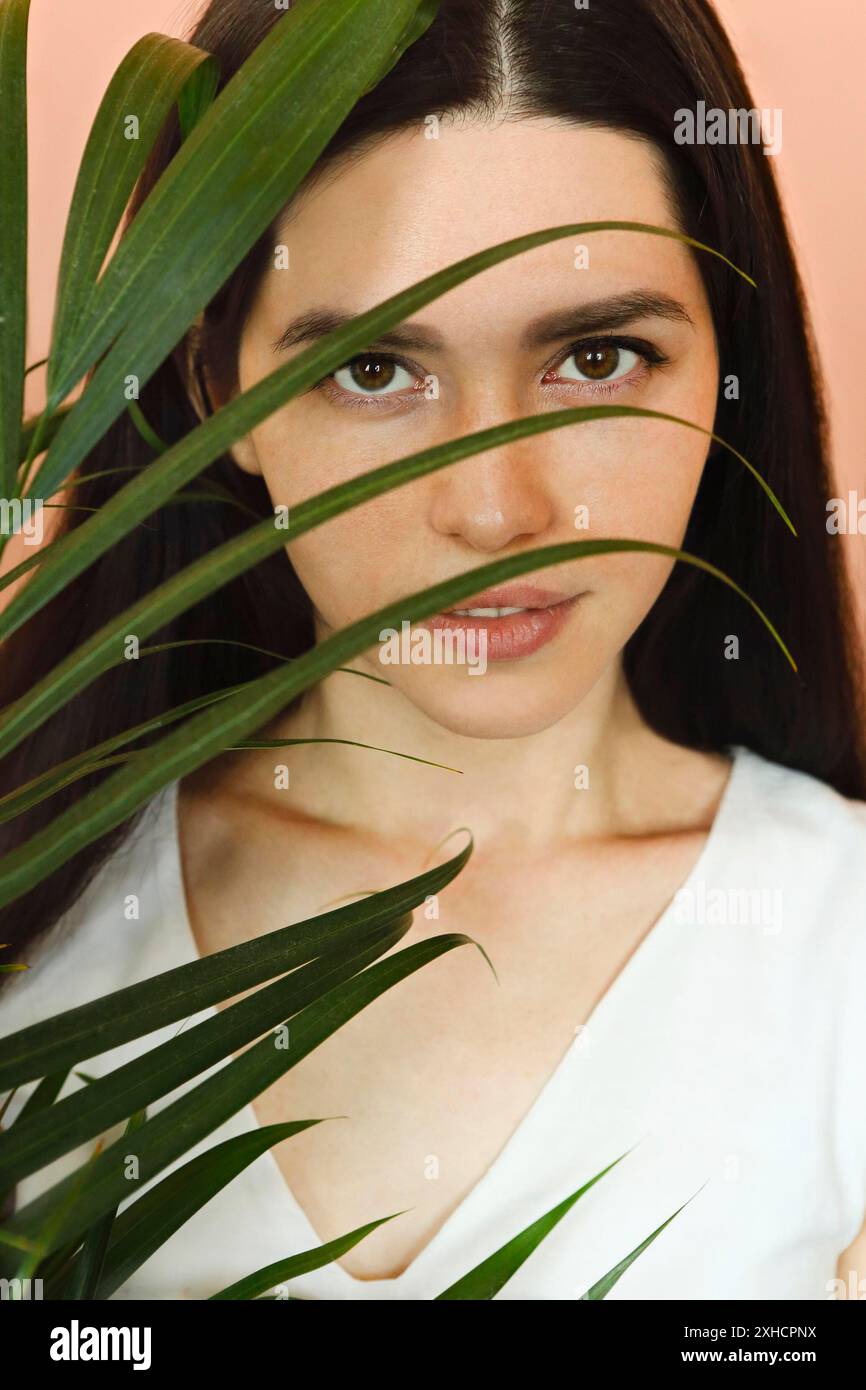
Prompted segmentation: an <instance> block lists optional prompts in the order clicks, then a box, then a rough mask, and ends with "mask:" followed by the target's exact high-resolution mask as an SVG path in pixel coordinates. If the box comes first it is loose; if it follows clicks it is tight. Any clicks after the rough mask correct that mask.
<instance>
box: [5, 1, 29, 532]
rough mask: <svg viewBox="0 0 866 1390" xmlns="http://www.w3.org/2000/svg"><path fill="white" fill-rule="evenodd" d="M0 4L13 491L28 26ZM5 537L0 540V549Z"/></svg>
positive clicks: (20, 357) (22, 321) (21, 333)
mask: <svg viewBox="0 0 866 1390" xmlns="http://www.w3.org/2000/svg"><path fill="white" fill-rule="evenodd" d="M29 11H30V0H0V208H2V210H3V218H2V222H0V487H2V495H3V496H4V497H12V496H14V494H15V490H16V475H17V470H18V448H19V439H20V431H21V412H22V406H23V401H24V368H25V358H24V350H25V335H26V329H27V310H26V302H27V85H26V77H25V74H26V71H27V21H28V16H29ZM4 540H5V537H2V536H0V549H2V545H3V542H4Z"/></svg>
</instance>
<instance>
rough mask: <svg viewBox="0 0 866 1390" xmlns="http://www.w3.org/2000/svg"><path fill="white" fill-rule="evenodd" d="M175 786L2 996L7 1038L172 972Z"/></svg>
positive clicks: (1, 1032)
mask: <svg viewBox="0 0 866 1390" xmlns="http://www.w3.org/2000/svg"><path fill="white" fill-rule="evenodd" d="M174 797H175V784H171V785H170V786H169V787H166V788H165V789H164V790H163V791H162V792H160V793H159V794H158V795H157V796H155V797H154V798H152V800H151V801H150V802H149V803H148V804H147V806H146V807H145V808H144V811H143V812H142V814H141V816H140V817H139V819H138V820H137V821H136V823H135V825H134V826H133V827H132V829H131V830H130V832H129V834H128V835H127V836H126V837H125V838H124V839H123V841H122V842H121V844H120V845H119V846H118V847H117V848H116V849H115V850H114V852H113V853H112V854H111V855H110V856H109V858H108V859H106V860H105V861H104V862H103V863H102V865H101V866H100V867H99V869H98V870H97V872H96V874H95V875H94V877H93V878H92V880H91V881H90V883H89V884H88V886H87V887H86V888H85V890H84V892H83V893H82V894H81V896H80V897H79V898H78V899H77V900H76V902H75V903H73V905H72V906H71V907H70V908H69V909H68V911H67V912H65V913H64V914H63V916H62V917H61V918H60V919H59V921H58V922H57V923H56V924H55V925H54V926H53V927H51V928H50V929H49V930H48V931H47V932H46V933H45V934H44V936H43V937H41V938H40V939H39V940H38V941H37V942H36V943H35V945H34V946H32V947H31V948H30V949H29V950H28V949H27V948H25V949H24V950H23V951H22V952H21V955H22V956H23V959H24V962H25V963H26V964H27V967H28V968H27V969H26V970H23V971H21V972H20V973H18V972H16V973H15V974H14V975H13V976H12V977H11V978H10V980H9V981H8V982H7V983H6V985H5V986H4V988H3V989H2V991H0V1036H2V1037H5V1036H7V1035H8V1034H10V1033H13V1032H17V1031H18V1030H19V1029H21V1028H26V1027H29V1026H30V1025H31V1024H32V1023H36V1022H39V1021H40V1020H41V1019H44V1018H48V1017H50V1016H51V1015H52V1014H57V1013H61V1012H63V1011H65V1010H67V1009H71V1008H75V1007H76V1006H77V1005H79V1004H84V1003H87V1002H89V1001H90V1000H91V999H97V998H99V997H100V996H101V995H103V994H108V993H110V992H111V991H113V990H115V989H121V988H123V986H124V985H127V984H130V983H132V982H134V981H135V980H137V979H143V978H146V977H147V976H148V975H152V974H158V973H159V971H160V970H162V969H166V968H167V965H166V964H165V963H164V961H165V957H166V954H167V953H168V952H170V950H171V934H170V932H168V933H167V932H165V931H164V927H165V926H167V925H169V924H168V923H167V921H166V918H167V914H168V913H169V911H170V908H171V903H170V894H171V852H172V849H173V842H172V833H173V814H172V813H173V810H174Z"/></svg>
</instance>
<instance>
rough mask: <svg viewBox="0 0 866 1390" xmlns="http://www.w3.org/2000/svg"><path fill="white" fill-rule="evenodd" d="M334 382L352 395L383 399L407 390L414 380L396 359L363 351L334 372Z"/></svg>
mask: <svg viewBox="0 0 866 1390" xmlns="http://www.w3.org/2000/svg"><path fill="white" fill-rule="evenodd" d="M334 381H335V382H336V384H337V385H338V386H339V387H340V388H341V389H342V390H343V391H346V392H348V393H349V394H350V395H353V396H377V395H378V396H384V395H389V394H392V393H393V392H394V391H402V390H405V389H406V388H407V387H409V386H411V385H412V381H413V378H412V375H411V373H410V372H408V371H407V370H406V368H405V367H402V366H401V365H400V363H399V362H395V361H394V359H393V357H386V356H384V355H380V354H377V353H374V352H364V353H361V354H360V356H358V357H353V358H352V360H351V362H347V363H346V365H345V366H344V367H340V369H339V371H336V372H334Z"/></svg>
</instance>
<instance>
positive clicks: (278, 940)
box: [0, 840, 472, 1090]
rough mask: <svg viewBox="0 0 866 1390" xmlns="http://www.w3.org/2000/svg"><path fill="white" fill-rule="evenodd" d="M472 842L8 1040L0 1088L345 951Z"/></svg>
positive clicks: (411, 901) (452, 874)
mask: <svg viewBox="0 0 866 1390" xmlns="http://www.w3.org/2000/svg"><path fill="white" fill-rule="evenodd" d="M471 853H472V843H471V840H470V842H469V843H468V844H467V845H466V847H465V848H464V849H462V850H461V851H460V853H459V854H456V855H454V856H453V858H451V859H449V860H447V861H446V862H445V863H444V864H439V865H437V866H435V867H434V868H432V869H427V870H425V872H424V873H422V874H419V875H417V877H415V878H412V879H409V880H407V882H405V883H400V884H397V885H396V887H394V888H386V889H385V890H384V891H382V892H380V893H375V894H373V895H371V896H370V897H366V898H363V899H361V900H360V901H359V902H353V903H347V904H345V905H344V906H342V907H338V908H334V909H333V910H332V911H330V912H326V913H323V914H322V915H321V916H318V917H312V918H310V919H308V920H307V921H305V922H300V923H298V924H296V925H294V926H290V927H283V928H281V929H280V930H278V931H275V932H269V933H267V934H266V935H265V936H259V937H256V938H255V939H254V940H252V941H245V942H242V943H241V944H240V945H238V946H232V947H230V948H229V949H228V950H225V951H218V952H216V953H214V954H213V955H209V956H205V957H204V958H203V959H201V960H197V961H190V962H189V963H188V964H186V965H179V966H176V967H175V968H174V969H173V970H166V971H163V972H162V974H160V975H155V976H153V978H151V979H148V980H142V981H140V982H138V983H137V984H134V985H127V986H126V987H125V988H124V989H120V990H115V991H114V992H113V993H111V994H107V995H105V996H103V997H102V998H100V999H96V1000H94V1001H93V1002H92V1003H89V1004H81V1005H79V1006H78V1007H77V1008H74V1009H68V1010H66V1011H65V1012H64V1013H61V1014H58V1015H56V1016H55V1017H54V1018H51V1019H48V1020H46V1021H45V1022H43V1023H34V1024H31V1025H30V1026H29V1027H27V1028H22V1029H20V1030H19V1031H18V1032H16V1033H11V1034H9V1036H8V1037H4V1038H3V1040H2V1041H3V1048H2V1056H0V1089H3V1090H5V1089H7V1088H8V1087H11V1086H17V1085H20V1084H21V1083H23V1082H25V1081H31V1080H34V1079H36V1078H38V1077H43V1076H46V1075H48V1074H49V1073H51V1072H56V1071H59V1070H60V1069H61V1068H63V1067H65V1068H67V1069H69V1068H71V1067H72V1066H74V1065H75V1063H76V1062H80V1061H82V1060H83V1059H85V1058H88V1057H97V1056H99V1055H100V1054H101V1053H103V1052H108V1051H110V1050H111V1049H112V1048H115V1047H120V1046H121V1045H122V1044H123V1043H126V1042H129V1041H131V1039H133V1038H139V1037H142V1036H143V1035H144V1034H146V1033H151V1032H153V1031H154V1030H155V1029H157V1028H162V1027H164V1026H165V1025H166V1024H169V1023H176V1022H177V1021H178V1020H179V1019H186V1018H189V1017H190V1016H191V1015H192V1014H194V1013H197V1012H198V1011H199V1010H200V1009H206V1008H208V1007H209V1006H210V1005H211V1004H217V1003H219V1002H221V1001H222V1000H224V999H231V998H233V997H234V996H235V995H236V994H240V993H241V992H242V991H243V990H247V989H251V988H252V987H253V986H254V985H257V984H261V983H262V981H264V980H270V979H272V978H273V977H274V976H275V975H279V974H282V973H283V972H285V971H288V970H292V969H294V968H295V967H296V966H298V965H304V964H306V963H307V962H308V961H310V960H313V959H315V958H316V957H317V956H319V955H322V954H324V953H326V952H332V951H337V950H340V949H342V947H343V946H344V945H345V944H346V943H347V942H349V941H352V940H356V939H357V938H358V936H359V935H363V934H364V933H365V932H366V931H367V930H373V929H374V928H375V927H377V926H386V925H388V924H390V923H393V922H395V921H397V920H398V919H399V918H400V917H402V916H403V914H404V913H406V912H411V911H412V910H413V908H416V907H419V906H420V904H421V903H423V902H425V901H426V899H427V898H428V897H429V896H430V895H431V894H435V893H438V892H440V891H441V890H442V889H443V888H445V887H446V885H447V884H449V883H450V882H452V880H453V879H454V878H456V876H457V875H458V874H459V873H460V871H461V870H462V869H463V868H464V866H465V865H466V863H467V862H468V860H469V856H470V854H471Z"/></svg>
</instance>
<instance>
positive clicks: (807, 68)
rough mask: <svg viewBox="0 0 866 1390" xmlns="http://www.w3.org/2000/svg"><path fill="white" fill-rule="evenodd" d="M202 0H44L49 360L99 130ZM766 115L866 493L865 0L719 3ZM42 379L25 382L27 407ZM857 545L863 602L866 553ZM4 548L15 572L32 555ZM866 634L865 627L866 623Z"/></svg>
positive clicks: (37, 286)
mask: <svg viewBox="0 0 866 1390" xmlns="http://www.w3.org/2000/svg"><path fill="white" fill-rule="evenodd" d="M200 8H201V5H200V4H199V2H198V0H122V3H121V2H119V0H62V2H60V0H33V6H32V15H31V44H30V62H29V79H30V197H31V210H30V336H29V352H28V361H30V362H33V361H35V360H37V359H38V358H41V357H43V356H44V355H45V353H46V351H47V348H48V341H49V335H50V327H51V313H52V302H53V295H54V285H55V278H56V273H57V263H58V259H59V254H60V246H61V242H62V236H63V227H64V219H65V216H66V211H67V208H68V205H69V200H70V197H71V194H72V188H73V182H74V179H75V173H76V170H77V167H78V162H79V159H80V156H81V152H82V150H83V147H84V142H85V140H86V137H87V133H88V129H89V127H90V123H91V121H92V119H93V117H94V115H95V113H96V109H97V105H98V103H99V100H100V97H101V95H102V93H103V91H104V89H105V87H106V85H107V83H108V81H109V79H110V77H111V74H112V72H113V71H114V68H115V67H116V66H117V64H118V63H119V62H120V60H121V58H122V57H123V55H124V53H125V52H126V51H127V49H128V48H130V47H131V45H132V44H133V42H134V41H135V40H136V39H137V38H139V37H140V36H141V35H142V34H144V33H146V32H148V31H150V30H158V31H162V32H165V33H174V34H182V33H184V32H186V30H187V29H188V26H189V22H190V20H191V19H192V17H194V15H195V14H196V13H197V12H198V10H199V9H200ZM717 9H718V11H719V13H720V14H721V16H722V19H723V20H724V21H725V23H726V24H727V26H728V29H729V31H730V33H731V35H732V38H733V40H734V45H735V48H736V49H737V51H738V53H739V55H740V59H741V61H742V63H743V66H744V68H745V71H746V75H747V77H748V79H749V81H750V83H751V85H752V89H753V93H754V98H755V103H756V105H757V106H759V107H773V108H775V107H780V108H781V109H782V111H783V148H782V151H781V153H780V154H779V155H778V156H776V158H775V159H774V161H773V163H774V165H775V167H776V171H777V174H778V176H779V178H780V180H781V185H782V191H783V195H784V198H785V203H786V207H787V209H788V215H789V220H790V224H791V229H792V233H793V237H794V242H795V246H796V248H797V253H798V255H799V259H800V266H801V270H802V274H803V277H804V281H805V285H806V291H807V295H808V298H809V302H810V305H811V308H812V314H813V321H814V326H815V332H816V337H817V343H818V349H819V352H820V355H821V360H822V363H823V367H824V372H825V376H826V382H827V387H828V401H829V406H830V421H831V428H832V438H833V446H834V460H835V469H836V485H837V490H838V493H839V495H840V496H846V494H847V491H848V489H849V488H853V489H856V490H857V491H858V492H859V493H860V495H861V496H863V495H866V464H864V454H863V445H862V441H863V439H864V437H866V388H864V383H863V353H862V346H861V347H859V348H858V342H859V343H860V344H861V345H862V342H863V334H862V324H861V322H860V321H859V319H858V317H857V314H858V305H859V306H862V305H863V302H864V297H863V280H864V268H863V256H862V249H861V248H862V236H863V232H862V229H863V225H864V222H866V180H864V177H863V143H862V140H863V132H864V131H866V84H864V83H863V80H862V61H863V43H862V41H863V37H864V31H866V23H864V16H866V7H864V5H863V0H821V3H820V4H817V3H815V0H717ZM41 375H42V374H41V373H39V372H34V373H33V374H32V375H31V377H30V378H29V379H28V382H29V386H28V403H27V404H28V410H30V411H32V410H34V409H36V408H37V407H38V406H39V404H40V396H41V384H42V383H41ZM839 543H840V544H842V545H844V546H846V548H847V551H848V554H849V558H850V560H851V562H852V570H853V572H854V574H855V582H856V583H857V585H858V588H859V590H860V593H861V596H863V601H862V608H861V611H862V613H863V616H864V619H866V558H864V552H866V544H864V538H863V537H851V538H842V537H840V538H839ZM13 552H16V547H15V545H14V543H13V544H10V545H9V546H8V547H7V560H6V563H7V564H12V563H15V562H16V560H17V559H19V558H20V555H21V554H22V553H26V552H23V551H21V552H17V553H13ZM864 627H866V622H864Z"/></svg>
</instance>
